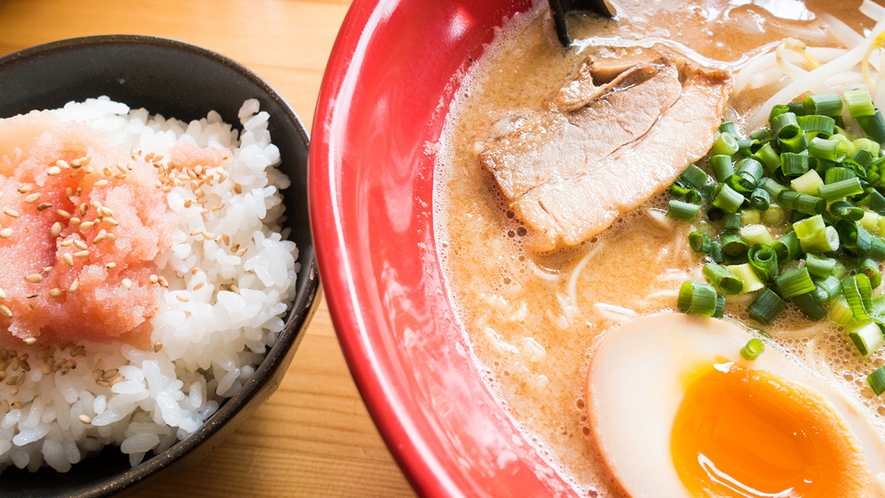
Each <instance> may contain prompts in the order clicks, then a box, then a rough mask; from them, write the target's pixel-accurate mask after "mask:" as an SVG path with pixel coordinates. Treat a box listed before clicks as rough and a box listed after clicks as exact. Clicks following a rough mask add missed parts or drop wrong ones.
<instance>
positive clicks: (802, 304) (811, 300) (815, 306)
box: [791, 287, 827, 320]
mask: <svg viewBox="0 0 885 498" xmlns="http://www.w3.org/2000/svg"><path fill="white" fill-rule="evenodd" d="M816 289H817V287H815V290H816ZM791 301H792V302H793V304H795V305H796V307H797V308H799V311H801V312H802V314H803V315H805V316H806V317H808V319H810V320H820V319H821V318H823V317H825V316H827V310H825V309H824V308H823V306H821V305H820V303H819V302H818V300H817V299H816V298H815V297H814V292H809V293H806V294H800V295H798V296H793V298H792V299H791Z"/></svg>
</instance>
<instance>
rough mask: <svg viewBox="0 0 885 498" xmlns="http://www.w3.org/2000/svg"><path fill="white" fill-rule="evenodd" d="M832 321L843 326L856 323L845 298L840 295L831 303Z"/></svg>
mask: <svg viewBox="0 0 885 498" xmlns="http://www.w3.org/2000/svg"><path fill="white" fill-rule="evenodd" d="M830 320H832V321H833V322H834V323H837V324H839V325H842V326H845V325H848V324H849V323H852V322H854V314H853V313H852V312H851V308H850V307H849V306H848V301H846V300H845V297H843V296H841V295H840V296H837V297H834V298H833V299H832V301H831V302H830Z"/></svg>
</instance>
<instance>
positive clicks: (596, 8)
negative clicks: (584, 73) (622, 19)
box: [548, 0, 614, 48]
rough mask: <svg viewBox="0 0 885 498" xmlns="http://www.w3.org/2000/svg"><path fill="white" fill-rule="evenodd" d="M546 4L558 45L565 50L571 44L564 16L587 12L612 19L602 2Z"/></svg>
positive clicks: (562, 0)
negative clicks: (551, 15)
mask: <svg viewBox="0 0 885 498" xmlns="http://www.w3.org/2000/svg"><path fill="white" fill-rule="evenodd" d="M548 3H549V4H550V12H551V13H552V14H553V26H554V27H555V28H556V36H558V37H559V43H561V44H562V46H563V47H565V48H568V46H569V45H571V43H572V40H571V37H570V36H569V34H568V26H567V25H566V23H565V16H566V15H568V14H569V13H571V12H577V11H589V12H593V13H595V14H599V15H601V16H603V17H608V18H611V17H614V14H613V13H612V11H611V10H610V9H609V8H608V5H607V4H606V3H605V1H604V0H548Z"/></svg>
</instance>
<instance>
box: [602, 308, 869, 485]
mask: <svg viewBox="0 0 885 498" xmlns="http://www.w3.org/2000/svg"><path fill="white" fill-rule="evenodd" d="M751 338H752V336H751V335H750V334H749V333H748V332H746V331H745V330H743V329H742V328H740V327H737V326H735V325H732V324H730V323H728V322H725V321H722V320H717V319H713V318H705V317H697V316H690V315H683V314H679V313H672V314H661V315H653V316H646V317H640V318H637V319H635V320H633V321H631V322H628V323H626V324H624V325H622V326H620V327H618V328H616V329H613V330H610V331H609V332H608V333H606V334H605V336H604V337H603V338H602V340H601V342H600V344H599V345H598V347H597V348H596V350H595V351H594V353H593V357H592V359H591V363H590V369H589V376H588V378H589V380H588V386H587V396H588V403H587V410H588V414H589V418H590V423H591V426H592V427H593V431H594V434H595V438H596V440H597V442H598V444H599V447H600V451H601V453H602V455H603V457H604V458H605V460H606V463H607V464H608V467H609V468H610V469H611V472H612V474H613V475H614V477H615V478H616V479H617V480H618V481H619V482H620V484H621V485H622V487H623V488H624V489H625V490H626V491H627V492H628V493H629V494H630V495H632V496H634V497H635V498H640V497H654V498H661V497H683V496H691V497H698V496H704V497H708V496H710V497H713V496H715V497H719V496H723V497H730V496H740V497H793V496H804V497H811V496H815V497H861V496H883V495H885V491H883V490H885V488H883V481H885V444H883V442H882V441H881V440H880V438H879V435H878V433H877V432H876V430H875V429H874V428H873V427H872V426H871V425H870V423H869V422H868V421H867V420H866V419H865V418H864V416H863V414H862V413H861V412H860V410H859V409H858V408H856V406H855V404H853V402H852V401H850V400H849V398H847V397H846V396H844V395H843V394H842V393H841V392H839V391H838V390H836V389H835V388H833V387H832V386H830V385H829V384H827V383H826V382H824V381H822V380H821V379H819V378H817V377H816V376H814V375H812V374H811V373H810V372H809V371H807V370H806V369H805V368H804V367H802V366H800V365H797V364H795V363H794V362H793V361H792V360H790V359H788V358H786V357H785V356H783V355H782V354H780V353H779V352H778V351H776V350H774V349H773V348H771V347H769V348H767V349H766V351H765V352H764V353H762V355H761V356H759V357H758V358H756V359H755V360H753V361H748V360H745V359H743V358H742V357H741V354H740V349H741V347H743V346H744V345H745V344H746V343H747V341H748V340H749V339H751Z"/></svg>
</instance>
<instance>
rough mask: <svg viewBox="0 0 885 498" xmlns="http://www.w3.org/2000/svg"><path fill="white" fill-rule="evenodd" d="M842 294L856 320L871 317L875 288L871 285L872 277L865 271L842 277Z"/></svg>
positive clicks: (864, 319)
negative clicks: (870, 310)
mask: <svg viewBox="0 0 885 498" xmlns="http://www.w3.org/2000/svg"><path fill="white" fill-rule="evenodd" d="M842 295H843V296H845V301H846V302H847V303H848V307H849V308H851V315H852V316H853V317H854V319H855V320H858V321H866V320H869V319H870V315H869V311H868V310H869V309H870V308H871V307H872V296H873V289H872V288H871V287H870V279H869V278H868V277H867V276H866V275H864V274H863V273H858V274H857V275H848V276H846V277H845V278H843V279H842Z"/></svg>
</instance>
